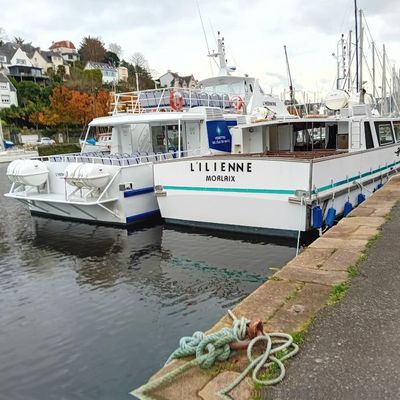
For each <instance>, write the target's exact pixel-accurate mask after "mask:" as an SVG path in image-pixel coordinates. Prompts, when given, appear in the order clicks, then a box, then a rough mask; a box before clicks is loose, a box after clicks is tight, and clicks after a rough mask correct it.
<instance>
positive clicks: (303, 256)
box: [287, 228, 356, 269]
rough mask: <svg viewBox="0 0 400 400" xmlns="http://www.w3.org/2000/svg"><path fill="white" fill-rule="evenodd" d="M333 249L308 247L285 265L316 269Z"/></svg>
mask: <svg viewBox="0 0 400 400" xmlns="http://www.w3.org/2000/svg"><path fill="white" fill-rule="evenodd" d="M352 229H353V228H352ZM354 229H356V228H354ZM334 251H335V250H334V249H314V248H310V247H309V248H307V249H306V250H304V251H303V252H302V253H300V254H299V255H298V256H297V257H295V258H294V259H293V260H292V261H290V262H289V263H288V264H287V266H290V267H303V268H314V269H318V268H319V267H320V266H321V265H322V264H323V263H324V262H325V261H326V260H327V259H328V258H329V257H330V256H331V255H332V253H333V252H334Z"/></svg>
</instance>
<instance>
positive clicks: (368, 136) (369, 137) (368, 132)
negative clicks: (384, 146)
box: [364, 122, 374, 149]
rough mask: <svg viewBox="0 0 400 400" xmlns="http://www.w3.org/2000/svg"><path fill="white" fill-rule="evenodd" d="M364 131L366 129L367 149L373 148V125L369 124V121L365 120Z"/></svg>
mask: <svg viewBox="0 0 400 400" xmlns="http://www.w3.org/2000/svg"><path fill="white" fill-rule="evenodd" d="M364 131H365V146H366V148H367V149H373V148H374V141H373V140H372V132H371V125H370V124H369V122H364Z"/></svg>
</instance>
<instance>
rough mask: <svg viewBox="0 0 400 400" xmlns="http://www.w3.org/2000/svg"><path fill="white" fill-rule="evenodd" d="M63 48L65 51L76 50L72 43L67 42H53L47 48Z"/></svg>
mask: <svg viewBox="0 0 400 400" xmlns="http://www.w3.org/2000/svg"><path fill="white" fill-rule="evenodd" d="M62 47H65V48H67V49H71V50H76V47H75V46H74V44H73V43H72V42H70V41H69V40H61V41H59V42H53V43H52V45H51V46H50V47H49V50H54V49H59V48H62Z"/></svg>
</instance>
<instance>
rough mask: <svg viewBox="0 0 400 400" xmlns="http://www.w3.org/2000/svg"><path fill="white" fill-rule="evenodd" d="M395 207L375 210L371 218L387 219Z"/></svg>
mask: <svg viewBox="0 0 400 400" xmlns="http://www.w3.org/2000/svg"><path fill="white" fill-rule="evenodd" d="M392 209H393V207H381V208H378V209H377V210H375V211H374V212H373V213H372V214H371V217H386V216H387V215H388V214H390V213H391V211H392Z"/></svg>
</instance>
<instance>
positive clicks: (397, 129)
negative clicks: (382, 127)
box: [393, 122, 400, 142]
mask: <svg viewBox="0 0 400 400" xmlns="http://www.w3.org/2000/svg"><path fill="white" fill-rule="evenodd" d="M393 127H394V136H395V139H396V142H400V122H393Z"/></svg>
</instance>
